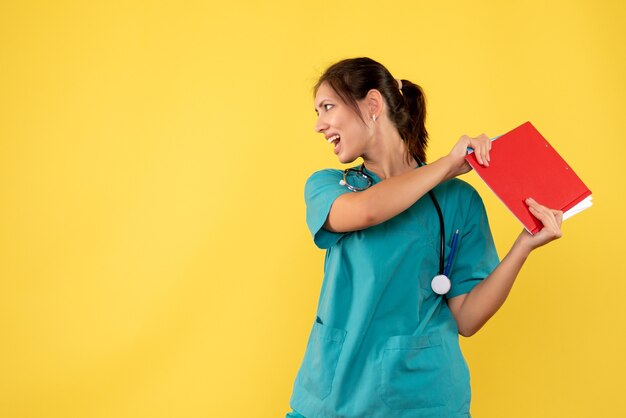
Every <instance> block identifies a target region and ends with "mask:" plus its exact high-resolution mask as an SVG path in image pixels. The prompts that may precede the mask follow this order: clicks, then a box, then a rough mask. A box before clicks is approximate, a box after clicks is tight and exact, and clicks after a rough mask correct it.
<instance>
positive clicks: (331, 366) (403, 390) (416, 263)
mask: <svg viewBox="0 0 626 418" xmlns="http://www.w3.org/2000/svg"><path fill="white" fill-rule="evenodd" d="M418 169H419V168H418ZM365 170H366V171H367V169H365ZM367 172H368V174H370V175H371V176H372V178H373V179H374V183H378V182H379V181H380V179H379V178H378V176H376V175H375V174H374V173H373V172H370V171H367ZM342 176H343V172H342V171H340V170H334V169H327V170H321V171H318V172H316V173H314V174H313V175H312V176H311V177H310V178H309V179H308V180H307V183H306V186H305V200H306V221H307V225H308V227H309V229H310V231H311V233H312V235H313V239H314V242H315V244H316V245H317V246H318V247H320V248H323V249H326V257H325V261H324V280H323V283H322V289H321V294H320V298H319V302H318V308H317V316H316V318H315V320H314V321H313V328H312V330H311V334H310V337H309V341H308V344H307V347H306V352H305V355H304V359H303V361H302V365H301V367H300V370H299V372H298V375H297V377H296V381H295V383H294V387H293V392H292V396H291V400H290V406H291V407H292V408H293V409H294V410H296V411H298V412H299V413H301V414H302V415H304V416H305V417H306V418H337V417H345V418H357V417H359V418H360V417H363V418H365V417H367V418H379V417H380V418H395V417H402V418H413V417H415V418H418V417H420V418H426V417H428V418H430V417H442V418H443V417H445V418H451V417H469V408H470V384H469V371H468V368H467V365H466V363H465V360H464V358H463V355H462V354H461V350H460V348H459V342H458V329H457V326H456V322H455V320H454V318H453V316H452V314H451V312H450V310H449V309H448V305H447V303H446V297H447V298H451V297H454V296H458V295H461V294H464V293H467V292H469V291H470V290H472V288H473V287H474V286H475V285H476V284H478V283H479V282H480V281H481V280H482V279H483V278H485V277H486V276H487V275H489V273H491V271H492V270H493V269H494V268H495V267H496V266H497V264H498V263H499V259H498V255H497V252H496V249H495V246H494V243H493V239H492V237H491V231H490V229H489V223H488V220H487V215H486V213H485V209H484V206H483V203H482V200H481V198H480V196H479V195H478V193H476V191H475V190H474V189H473V188H472V187H471V186H470V185H469V184H467V183H465V182H463V181H461V180H458V179H453V180H450V181H447V182H445V183H442V184H441V185H439V186H437V187H436V188H435V189H434V193H435V196H436V197H437V200H438V201H439V205H440V206H441V210H442V212H443V217H444V223H445V233H446V251H445V254H446V262H447V257H448V253H449V251H450V247H449V245H450V243H451V239H452V235H453V234H454V232H455V231H456V230H457V229H458V230H459V241H458V245H457V251H456V253H455V255H454V260H453V264H452V269H451V274H450V279H451V281H452V288H451V289H450V292H449V293H448V294H447V295H446V296H439V295H437V294H435V293H434V292H433V291H432V289H431V287H430V282H431V279H432V278H433V276H435V275H436V274H438V272H439V248H440V238H439V219H438V216H437V210H436V209H435V206H434V204H433V202H432V200H431V199H430V197H429V196H428V195H425V196H424V197H422V198H421V199H420V200H418V201H417V202H416V203H415V204H414V205H413V206H411V207H410V208H409V209H407V210H406V211H404V212H402V213H401V214H399V215H397V216H395V217H394V218H392V219H390V220H388V221H386V222H384V223H382V224H379V225H376V226H373V227H371V228H367V229H364V230H361V231H355V232H348V233H334V232H330V231H327V230H325V229H323V228H322V226H323V225H324V222H325V221H326V218H327V216H328V213H329V212H330V208H331V206H332V204H333V202H334V200H335V199H336V198H337V197H339V196H340V195H342V194H343V193H353V192H351V191H349V190H348V189H347V188H346V187H345V186H341V185H340V184H339V180H341V179H342Z"/></svg>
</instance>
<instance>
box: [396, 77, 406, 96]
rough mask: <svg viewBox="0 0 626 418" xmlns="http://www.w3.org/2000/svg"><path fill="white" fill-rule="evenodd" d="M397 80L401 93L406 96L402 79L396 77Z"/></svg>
mask: <svg viewBox="0 0 626 418" xmlns="http://www.w3.org/2000/svg"><path fill="white" fill-rule="evenodd" d="M396 81H397V82H398V90H400V94H402V95H403V96H404V93H402V80H400V79H399V78H396Z"/></svg>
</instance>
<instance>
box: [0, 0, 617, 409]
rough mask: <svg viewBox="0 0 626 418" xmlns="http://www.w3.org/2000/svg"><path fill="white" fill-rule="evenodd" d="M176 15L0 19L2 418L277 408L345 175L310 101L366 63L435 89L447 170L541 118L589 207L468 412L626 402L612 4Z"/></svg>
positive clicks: (539, 275)
mask: <svg viewBox="0 0 626 418" xmlns="http://www.w3.org/2000/svg"><path fill="white" fill-rule="evenodd" d="M96 3H100V4H96ZM183 3H184V4H181V2H176V1H159V2H154V1H144V2H142V1H137V0H127V1H113V2H108V1H107V2H104V1H102V2H88V1H84V2H83V1H54V2H45V1H39V2H37V1H28V2H20V1H8V0H3V1H2V2H1V3H0V416H2V417H7V418H26V417H28V418H31V417H38V418H39V417H41V418H44V417H45V418H53V417H55V418H56V417H63V418H75V417H81V418H82V417H86V418H87V417H88V418H110V417H115V418H126V417H128V418H141V417H149V418H160V417H240V416H247V417H248V416H249V417H281V416H284V414H285V412H287V410H288V400H289V396H290V391H291V387H292V383H293V379H294V378H295V375H296V372H297V368H298V366H299V363H300V361H301V358H302V355H303V353H304V348H305V344H306V339H307V336H308V331H309V329H310V324H311V322H312V320H314V315H315V308H316V305H317V297H318V295H319V289H320V285H321V279H322V260H323V252H322V251H320V250H318V249H317V248H316V247H315V246H314V245H313V243H312V241H311V239H310V236H309V235H308V231H307V230H306V226H305V222H304V201H303V184H304V181H305V179H306V178H307V177H308V175H309V174H310V173H312V172H313V171H314V170H317V169H319V168H323V167H340V165H339V164H338V163H337V161H336V158H335V156H334V155H333V154H332V152H331V148H330V146H329V145H328V144H326V143H325V142H324V141H322V140H321V139H322V138H321V136H319V135H316V134H315V133H314V131H313V124H314V121H315V114H314V112H313V104H312V97H311V86H312V84H313V83H314V81H315V79H316V77H317V76H318V75H319V74H320V72H321V71H322V70H323V69H324V68H325V67H326V66H327V65H329V64H331V63H333V62H334V61H336V60H338V59H341V58H345V57H353V56H360V55H366V56H370V57H372V58H374V59H377V60H379V61H381V62H382V63H384V64H385V65H386V66H387V67H388V68H389V69H390V70H391V72H392V73H393V74H394V75H395V76H397V77H402V78H407V79H410V80H413V81H415V82H417V83H419V84H420V85H422V86H423V88H424V89H425V91H426V94H427V97H428V100H429V108H428V111H429V116H428V121H427V122H428V128H429V131H430V134H431V138H432V145H431V148H430V152H429V155H430V158H431V159H433V158H437V157H438V156H441V155H443V154H444V153H446V152H447V151H448V150H449V149H450V147H451V146H452V144H453V143H454V142H455V140H456V139H457V138H458V137H459V136H460V135H461V134H463V133H468V134H479V133H482V132H486V133H487V134H489V135H496V134H499V133H503V132H506V131H508V130H509V129H511V128H513V127H515V126H517V125H519V124H520V123H522V122H524V121H526V120H530V121H532V122H533V123H534V124H535V126H537V127H538V129H539V130H540V131H541V132H542V133H543V134H544V135H545V136H546V137H547V138H548V139H549V141H550V142H551V143H552V144H553V145H554V146H555V147H556V148H557V149H558V150H559V151H560V152H561V154H562V155H563V156H564V157H565V158H566V159H567V160H568V161H569V162H570V163H571V164H572V166H573V167H574V168H575V169H576V171H577V173H578V174H579V175H580V176H581V177H582V178H583V179H584V181H585V182H586V183H587V184H588V185H589V187H590V188H591V189H592V190H593V192H594V205H595V206H594V207H593V208H592V209H591V210H589V211H587V212H585V213H583V214H581V215H577V216H576V217H574V218H572V219H571V220H568V221H567V222H566V224H565V226H564V232H565V236H564V238H563V239H562V240H561V241H558V242H556V243H554V244H552V245H550V246H549V247H545V248H542V249H541V250H539V251H537V253H536V254H534V255H533V256H532V258H531V259H530V260H529V261H528V263H527V265H526V267H525V268H524V270H523V272H522V274H521V276H520V277H519V280H518V283H517V284H516V286H515V287H514V290H513V292H512V294H511V296H510V298H509V300H508V301H507V303H506V305H505V306H504V307H503V309H502V310H501V311H500V312H499V313H498V314H497V316H496V317H495V318H494V319H492V321H491V322H490V323H489V324H488V325H487V326H486V327H485V328H484V329H483V330H482V331H481V332H480V333H479V334H478V335H476V336H474V337H472V338H470V339H466V340H463V342H462V344H463V348H464V352H465V354H466V357H467V360H468V362H469V364H470V368H471V370H472V382H473V390H474V392H473V393H474V402H473V407H472V411H473V414H474V416H475V417H477V418H503V417H504V418H516V417H561V416H562V417H612V416H617V415H619V414H620V413H621V412H620V411H624V409H625V405H624V403H625V402H624V396H623V390H624V386H623V381H624V376H625V375H626V361H625V360H624V353H625V352H626V332H625V331H624V329H625V327H624V320H626V314H625V309H624V303H622V302H621V301H622V299H623V298H624V297H623V295H624V294H625V293H626V268H625V267H624V262H623V261H624V247H625V246H624V240H625V238H624V237H625V236H626V230H625V227H624V222H623V216H624V214H625V213H626V198H625V195H626V193H625V192H626V190H625V188H624V182H623V179H624V173H623V171H624V164H625V163H626V152H625V151H626V150H625V145H624V142H625V141H624V134H623V130H624V129H623V121H624V115H626V112H625V111H626V107H625V104H624V103H625V102H626V76H625V74H626V58H625V53H624V47H623V45H624V42H625V41H626V29H625V28H624V21H625V18H626V6H623V3H622V2H621V1H618V0H616V1H553V2H551V1H539V0H530V1H516V2H501V1H495V0H494V1H478V2H464V1H463V2H461V1H459V2H449V1H447V2H445V1H444V2H431V1H429V2H425V1H417V2H416V1H398V2H380V1H371V0H358V1H357V0H354V1H335V2H326V1H322V2H308V3H303V4H304V5H297V4H298V3H297V2H293V1H287V0H285V1H275V2H271V4H264V2H256V1H248V2H242V1H236V0H235V1H229V2H223V3H222V2H219V3H218V2H211V1H196V2H183ZM465 178H466V180H467V181H469V182H470V183H472V184H474V185H475V186H476V187H477V188H478V189H479V191H480V192H481V194H482V195H483V197H484V200H485V203H486V206H487V209H488V212H489V214H490V217H491V224H492V229H493V232H494V236H495V239H496V242H497V244H498V250H499V251H500V254H501V255H504V254H505V253H506V251H507V248H508V246H509V245H510V244H511V243H512V241H513V239H514V238H515V236H516V234H517V232H518V231H519V229H520V226H519V225H518V224H517V222H516V221H515V219H514V218H512V216H511V215H510V214H509V213H508V212H507V210H506V209H504V208H503V207H502V205H501V204H500V202H499V201H498V200H497V199H496V198H494V197H493V196H492V195H491V194H490V192H489V191H488V190H486V189H485V187H483V185H482V184H481V181H480V180H479V179H478V178H477V176H476V175H475V174H474V173H470V174H468V175H466V176H465Z"/></svg>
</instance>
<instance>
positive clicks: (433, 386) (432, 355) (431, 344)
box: [380, 334, 451, 409]
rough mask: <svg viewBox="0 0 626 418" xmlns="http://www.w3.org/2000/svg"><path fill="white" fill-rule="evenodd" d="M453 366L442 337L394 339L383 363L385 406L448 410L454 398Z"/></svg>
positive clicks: (401, 337) (418, 336)
mask: <svg viewBox="0 0 626 418" xmlns="http://www.w3.org/2000/svg"><path fill="white" fill-rule="evenodd" d="M449 362H450V359H448V358H447V356H446V354H445V350H444V348H443V346H442V342H441V336H440V335H437V334H434V335H398V336H393V337H390V338H389V339H388V340H387V342H386V344H385V346H384V348H383V352H382V360H381V367H382V370H381V386H380V395H381V398H382V400H383V402H384V403H385V404H387V406H389V408H391V409H427V408H441V407H443V408H445V407H446V405H447V404H448V403H449V397H450V393H449V392H450V384H451V377H450V373H449V370H450V368H449V364H448V363H449Z"/></svg>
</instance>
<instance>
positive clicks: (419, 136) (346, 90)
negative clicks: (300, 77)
mask: <svg viewBox="0 0 626 418" xmlns="http://www.w3.org/2000/svg"><path fill="white" fill-rule="evenodd" d="M324 82H326V83H328V85H329V86H330V87H331V88H332V89H333V90H334V91H335V92H336V93H337V95H339V97H341V99H342V100H343V101H344V102H345V103H346V104H347V105H348V106H350V107H351V108H352V109H353V110H354V111H355V113H356V114H357V115H359V117H360V118H361V120H363V122H365V120H364V119H363V115H362V114H361V111H360V109H359V105H358V101H359V100H362V99H364V98H365V96H366V95H367V92H368V91H370V90H371V89H376V90H378V91H379V92H380V94H381V95H382V96H383V97H384V99H385V101H386V102H387V106H388V107H389V112H388V113H389V115H388V116H389V118H390V119H391V121H392V122H393V123H394V125H395V126H396V128H397V129H398V132H399V133H400V137H402V139H403V140H404V143H405V144H406V148H407V151H408V154H407V160H408V159H409V155H410V156H413V158H415V159H416V160H417V161H418V162H422V163H423V162H425V161H426V145H427V142H428V132H426V126H425V123H424V122H425V119H426V98H425V97H424V92H423V91H422V88H421V87H420V86H418V85H417V84H414V83H411V82H410V81H408V80H402V91H400V89H399V88H398V82H397V80H396V79H395V78H394V77H393V76H392V75H391V73H390V72H389V71H388V70H387V69H386V68H385V67H384V66H383V65H382V64H380V63H378V62H376V61H374V60H373V59H371V58H365V57H363V58H350V59H345V60H342V61H339V62H338V63H336V64H333V65H331V66H330V67H329V68H328V69H327V70H326V71H325V72H324V74H322V76H321V77H320V78H319V80H318V81H317V84H315V87H314V88H313V94H314V95H315V94H316V93H317V90H318V89H319V87H320V86H321V85H322V83H324Z"/></svg>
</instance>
